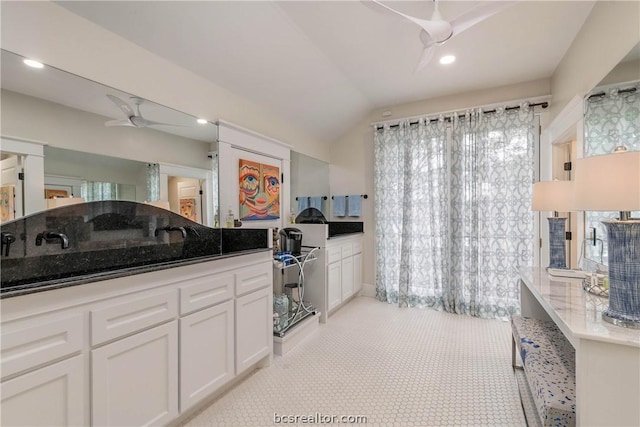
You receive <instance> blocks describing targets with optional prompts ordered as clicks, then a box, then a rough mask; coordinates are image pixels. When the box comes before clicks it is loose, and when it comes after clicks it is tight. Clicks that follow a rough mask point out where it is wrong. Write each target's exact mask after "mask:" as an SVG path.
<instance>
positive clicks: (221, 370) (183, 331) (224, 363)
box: [180, 301, 234, 412]
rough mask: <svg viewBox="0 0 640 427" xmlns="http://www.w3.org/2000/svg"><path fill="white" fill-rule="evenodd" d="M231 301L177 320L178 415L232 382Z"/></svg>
mask: <svg viewBox="0 0 640 427" xmlns="http://www.w3.org/2000/svg"><path fill="white" fill-rule="evenodd" d="M233 311H234V310H233V301H227V302H225V303H222V304H218V305H215V306H213V307H211V308H207V309H206V310H202V311H198V312H196V313H193V314H190V315H189V316H185V317H183V318H182V319H180V412H184V411H185V410H186V409H188V408H189V407H190V406H192V405H193V404H195V403H196V402H198V401H199V400H201V399H203V398H204V397H206V396H208V395H209V394H211V393H212V392H214V391H215V390H217V389H218V388H219V387H220V386H222V385H223V384H225V383H227V382H228V381H229V380H230V379H231V378H233V374H234V369H233V353H234V351H233V345H234V342H233V331H234V328H233V323H234V316H233Z"/></svg>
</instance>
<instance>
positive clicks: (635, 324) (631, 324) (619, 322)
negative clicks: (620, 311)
mask: <svg viewBox="0 0 640 427" xmlns="http://www.w3.org/2000/svg"><path fill="white" fill-rule="evenodd" d="M607 311H609V310H605V311H603V312H602V320H604V321H605V322H608V323H612V324H614V325H616V326H622V327H623V328H630V329H640V321H634V320H624V319H617V318H615V317H611V316H609V315H608V314H607Z"/></svg>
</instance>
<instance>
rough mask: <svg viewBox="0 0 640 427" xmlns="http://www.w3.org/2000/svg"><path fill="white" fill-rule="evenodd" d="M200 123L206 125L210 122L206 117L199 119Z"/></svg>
mask: <svg viewBox="0 0 640 427" xmlns="http://www.w3.org/2000/svg"><path fill="white" fill-rule="evenodd" d="M198 123H200V124H201V125H206V124H207V123H208V122H207V121H206V120H205V119H198Z"/></svg>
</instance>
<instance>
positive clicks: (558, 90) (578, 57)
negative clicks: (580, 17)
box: [551, 1, 640, 117]
mask: <svg viewBox="0 0 640 427" xmlns="http://www.w3.org/2000/svg"><path fill="white" fill-rule="evenodd" d="M638 42H640V2H637V1H598V2H596V4H595V6H594V7H593V9H592V10H591V14H590V15H589V17H588V18H587V20H586V21H585V23H584V25H583V26H582V28H581V29H580V31H579V32H578V34H577V36H576V38H575V40H574V41H573V43H572V44H571V46H570V47H569V50H568V51H567V53H566V54H565V56H564V57H563V58H562V61H560V64H559V65H558V67H557V68H556V71H555V72H554V73H553V76H552V77H551V93H552V94H553V104H552V106H551V112H552V116H553V117H555V116H557V115H558V114H559V113H560V111H562V109H563V108H564V107H565V106H566V105H567V104H568V103H569V101H570V100H571V99H572V98H573V97H574V96H576V95H579V96H581V97H582V96H584V95H585V94H586V93H587V92H589V91H590V90H591V89H593V88H594V87H595V86H596V85H597V84H598V83H599V82H600V81H601V80H602V79H603V78H604V77H605V76H606V75H607V74H609V72H610V71H611V70H612V69H613V68H614V67H615V66H616V65H617V64H618V63H619V62H620V60H621V59H622V58H624V57H625V56H626V55H627V53H629V51H630V50H631V48H632V47H634V46H635V45H636V44H638Z"/></svg>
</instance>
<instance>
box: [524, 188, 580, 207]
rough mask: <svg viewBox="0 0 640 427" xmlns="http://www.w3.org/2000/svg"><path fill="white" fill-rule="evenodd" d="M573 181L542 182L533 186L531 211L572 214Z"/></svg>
mask: <svg viewBox="0 0 640 427" xmlns="http://www.w3.org/2000/svg"><path fill="white" fill-rule="evenodd" d="M572 202H573V181H540V182H536V183H535V184H533V200H532V202H531V210H534V211H542V212H546V211H557V212H571V211H572V210H573V208H572V204H573V203H572Z"/></svg>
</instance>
